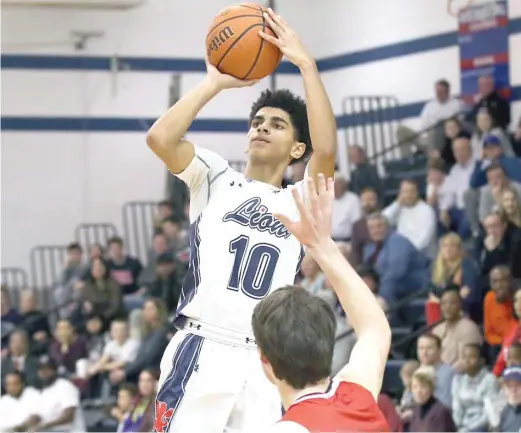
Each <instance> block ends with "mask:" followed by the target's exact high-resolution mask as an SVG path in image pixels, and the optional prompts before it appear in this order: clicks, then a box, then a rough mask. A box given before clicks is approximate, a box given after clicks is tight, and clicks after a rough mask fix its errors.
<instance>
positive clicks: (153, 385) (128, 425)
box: [121, 369, 158, 432]
mask: <svg viewBox="0 0 521 433" xmlns="http://www.w3.org/2000/svg"><path fill="white" fill-rule="evenodd" d="M157 379H158V378H157V374H156V372H155V371H153V370H149V369H147V370H143V371H142V372H141V373H140V374H139V382H138V390H139V397H138V398H137V399H136V400H134V402H133V404H132V405H131V408H130V414H129V415H128V416H127V417H124V418H123V419H122V422H121V431H122V432H148V431H151V430H153V427H154V409H155V407H154V399H155V396H156V392H157Z"/></svg>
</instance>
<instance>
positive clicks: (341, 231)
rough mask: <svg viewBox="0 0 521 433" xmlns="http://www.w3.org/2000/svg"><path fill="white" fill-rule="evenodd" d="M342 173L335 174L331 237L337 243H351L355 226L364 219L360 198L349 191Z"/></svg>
mask: <svg viewBox="0 0 521 433" xmlns="http://www.w3.org/2000/svg"><path fill="white" fill-rule="evenodd" d="M347 187H348V183H347V180H346V179H345V177H344V176H343V175H342V174H341V173H336V174H335V200H334V202H333V209H332V215H331V237H332V238H333V239H334V240H335V241H337V242H349V241H350V240H351V234H352V232H353V224H354V223H355V222H356V221H358V220H359V219H360V218H361V217H362V206H361V204H360V198H358V196H357V195H356V194H355V193H354V192H351V191H349V190H348V189H347Z"/></svg>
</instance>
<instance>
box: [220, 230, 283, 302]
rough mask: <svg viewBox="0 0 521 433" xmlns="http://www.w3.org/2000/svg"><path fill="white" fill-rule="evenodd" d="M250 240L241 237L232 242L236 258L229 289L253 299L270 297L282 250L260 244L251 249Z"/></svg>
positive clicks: (232, 252) (231, 246)
mask: <svg viewBox="0 0 521 433" xmlns="http://www.w3.org/2000/svg"><path fill="white" fill-rule="evenodd" d="M249 244H250V238H249V237H248V236H245V235H241V236H239V237H237V238H235V239H234V240H232V241H231V242H230V249H229V250H230V253H231V254H233V256H234V261H233V269H232V273H231V275H230V280H229V281H228V289H229V290H233V291H235V292H238V291H239V290H240V291H242V292H243V293H244V294H245V295H247V296H249V297H250V298H253V299H262V298H264V297H266V296H267V295H268V293H269V292H270V289H271V283H272V282H273V275H274V274H275V268H276V267H277V262H278V260H279V256H280V250H279V249H278V248H277V247H276V246H274V245H271V244H266V243H258V244H255V245H253V246H251V247H249Z"/></svg>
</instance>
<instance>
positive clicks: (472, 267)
mask: <svg viewBox="0 0 521 433" xmlns="http://www.w3.org/2000/svg"><path fill="white" fill-rule="evenodd" d="M431 283H432V286H433V288H435V289H436V290H435V293H434V295H435V297H437V298H439V296H440V294H441V293H442V292H443V291H444V290H445V289H446V288H448V287H451V286H454V285H456V286H457V287H458V288H460V289H461V290H460V295H461V298H462V299H463V302H464V304H463V305H464V308H463V309H464V310H465V311H467V312H469V313H471V314H472V313H473V311H474V310H475V306H476V305H477V306H478V307H479V310H481V309H482V298H481V292H480V291H479V284H478V283H479V269H478V267H477V265H476V263H475V262H474V261H473V260H472V259H470V258H468V257H465V251H464V248H463V243H462V241H461V238H460V237H459V236H458V235H457V234H456V233H447V234H446V235H445V236H443V237H442V238H441V239H440V241H439V251H438V255H437V256H436V259H435V260H434V263H433V267H432V274H431ZM435 320H437V318H436V319H435Z"/></svg>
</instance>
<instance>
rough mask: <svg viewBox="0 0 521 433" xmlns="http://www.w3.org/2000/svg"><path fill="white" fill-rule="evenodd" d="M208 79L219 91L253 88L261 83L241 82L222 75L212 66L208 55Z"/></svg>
mask: <svg viewBox="0 0 521 433" xmlns="http://www.w3.org/2000/svg"><path fill="white" fill-rule="evenodd" d="M205 61H206V71H207V78H208V79H209V80H210V81H211V82H212V83H213V84H214V85H215V86H216V87H217V88H218V89H219V90H225V89H236V88H240V87H251V86H254V85H255V84H257V83H258V82H259V80H239V79H238V78H235V77H232V76H231V75H226V74H222V73H221V72H219V70H218V69H217V68H216V67H215V66H213V65H211V64H210V62H209V60H208V55H206V57H205Z"/></svg>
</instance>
